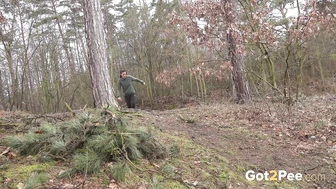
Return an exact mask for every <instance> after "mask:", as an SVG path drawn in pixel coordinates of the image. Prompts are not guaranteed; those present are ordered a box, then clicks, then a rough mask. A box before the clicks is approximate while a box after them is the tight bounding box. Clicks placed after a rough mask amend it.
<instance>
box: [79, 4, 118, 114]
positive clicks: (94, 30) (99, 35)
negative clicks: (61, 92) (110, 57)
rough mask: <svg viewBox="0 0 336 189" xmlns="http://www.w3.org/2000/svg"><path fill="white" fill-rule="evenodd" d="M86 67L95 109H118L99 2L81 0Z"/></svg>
mask: <svg viewBox="0 0 336 189" xmlns="http://www.w3.org/2000/svg"><path fill="white" fill-rule="evenodd" d="M83 9H84V20H85V34H86V43H87V52H88V65H89V70H90V75H91V83H92V91H93V98H94V104H95V107H103V106H107V105H112V106H114V107H119V105H118V103H117V100H116V98H115V95H114V91H113V88H112V84H111V78H110V74H109V68H108V62H107V54H106V53H107V52H106V50H107V44H106V41H105V37H104V28H103V16H102V15H103V14H102V10H101V7H100V1H99V0H83Z"/></svg>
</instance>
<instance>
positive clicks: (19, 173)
mask: <svg viewBox="0 0 336 189" xmlns="http://www.w3.org/2000/svg"><path fill="white" fill-rule="evenodd" d="M54 165H55V162H49V163H43V164H34V165H22V166H12V167H10V168H9V169H8V170H6V173H5V177H6V178H11V179H15V180H25V179H27V178H28V177H30V176H31V175H32V173H43V172H47V171H48V169H50V168H51V167H52V166H54Z"/></svg>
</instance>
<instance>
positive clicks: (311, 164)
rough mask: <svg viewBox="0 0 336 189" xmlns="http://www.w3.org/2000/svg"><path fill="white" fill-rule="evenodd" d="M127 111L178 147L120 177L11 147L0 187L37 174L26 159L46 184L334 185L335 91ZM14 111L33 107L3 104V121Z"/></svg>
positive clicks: (130, 117) (165, 142)
mask: <svg viewBox="0 0 336 189" xmlns="http://www.w3.org/2000/svg"><path fill="white" fill-rule="evenodd" d="M125 111H126V113H125V117H126V119H127V121H128V122H129V123H130V124H131V125H132V127H138V128H146V129H150V130H151V131H152V132H153V134H154V135H155V137H156V138H157V140H158V141H160V142H161V143H162V144H163V145H164V146H174V145H175V146H176V147H177V148H176V149H177V151H179V153H178V155H176V156H174V157H168V158H166V159H161V160H154V161H151V162H149V161H147V160H143V161H141V162H136V164H137V166H139V167H142V168H143V169H145V170H147V171H140V170H133V172H132V174H130V175H128V177H127V179H126V181H125V182H121V183H120V182H116V181H114V180H113V179H111V178H107V177H106V176H104V175H99V174H98V175H93V176H86V175H85V176H83V175H79V176H76V177H75V178H68V179H58V178H57V174H59V173H60V172H61V171H62V170H63V169H64V167H66V164H65V163H62V162H55V163H53V164H52V165H46V164H42V165H41V163H37V162H35V160H34V158H33V157H24V158H22V157H18V156H16V155H15V153H13V155H12V156H14V157H12V158H11V160H10V161H11V166H10V167H9V168H8V167H7V168H6V169H5V168H1V169H0V176H1V177H2V178H1V179H0V181H1V183H0V186H1V188H11V187H10V186H19V187H18V188H20V185H18V184H20V183H21V182H23V181H22V180H20V178H19V177H20V176H21V177H22V175H23V173H26V174H27V173H28V174H31V172H29V171H27V166H28V165H29V166H30V168H31V169H37V170H41V169H45V170H44V171H45V172H46V173H47V174H48V175H49V181H48V183H47V185H46V188H64V189H67V188H69V189H70V188H110V189H113V188H139V189H145V188H148V189H149V188H151V189H157V188H195V189H203V188H209V189H212V188H213V189H215V188H232V189H235V188H242V189H243V188H244V189H246V188H251V189H252V188H256V189H257V188H265V189H270V188H305V189H306V188H307V189H308V188H321V189H322V188H326V189H335V188H336V96H314V97H309V98H308V97H307V98H306V99H303V100H301V101H300V102H296V103H295V104H294V105H293V106H290V107H289V106H288V105H286V104H284V103H281V102H265V101H263V102H254V103H251V104H244V105H238V104H232V103H221V104H212V103H209V104H203V103H199V104H193V105H187V106H185V107H182V108H178V109H173V110H164V111H158V110H137V111H129V110H125ZM9 117H11V119H13V118H15V117H16V118H17V120H18V122H19V121H22V117H27V115H22V114H18V113H13V112H0V121H1V120H3V122H4V120H9ZM2 125H4V124H3V123H2ZM9 130H10V125H8V126H7V127H6V128H3V129H2V133H1V138H3V137H5V136H7V135H8V134H15V132H14V130H13V129H12V131H11V132H8V131H9ZM6 149H7V147H6V146H0V150H1V151H0V154H1V153H3V154H6V155H7V156H8V154H9V153H4V152H5V151H6ZM0 163H1V165H3V164H4V163H3V162H1V160H0ZM32 165H34V167H33V168H32ZM23 166H25V168H22V167H23ZM20 171H22V173H20ZM248 171H251V173H250V174H247V173H249V172H248ZM252 171H253V172H254V174H253V172H252ZM9 172H13V173H12V174H8V173H9ZM265 173H266V174H265ZM267 173H269V175H267ZM286 173H287V174H286ZM253 175H256V179H255V180H253V181H249V180H248V178H251V179H252V177H253ZM247 177H248V178H247ZM21 179H22V178H21ZM257 179H258V180H257Z"/></svg>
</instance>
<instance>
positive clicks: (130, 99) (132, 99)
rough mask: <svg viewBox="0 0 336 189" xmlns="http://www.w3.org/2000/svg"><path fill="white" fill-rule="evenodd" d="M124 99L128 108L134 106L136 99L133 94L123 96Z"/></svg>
mask: <svg viewBox="0 0 336 189" xmlns="http://www.w3.org/2000/svg"><path fill="white" fill-rule="evenodd" d="M125 101H126V104H127V107H128V108H135V101H136V96H135V94H132V95H127V96H125Z"/></svg>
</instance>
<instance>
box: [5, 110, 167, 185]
mask: <svg viewBox="0 0 336 189" xmlns="http://www.w3.org/2000/svg"><path fill="white" fill-rule="evenodd" d="M118 113H119V112H112V111H110V110H83V111H82V112H79V113H78V114H77V116H76V118H74V119H71V120H68V121H62V122H58V123H56V124H51V123H41V125H40V126H39V127H34V128H32V129H31V130H29V131H28V132H27V133H25V134H23V135H22V136H10V137H7V138H6V139H5V143H6V145H8V146H9V147H11V149H13V150H15V151H16V152H17V153H18V154H19V155H23V156H28V155H36V156H37V157H38V158H39V160H41V161H53V160H62V161H67V160H68V159H69V158H72V161H71V164H72V167H71V169H69V170H68V171H66V172H65V173H64V176H71V175H74V174H77V173H85V174H94V173H97V172H99V171H100V170H101V167H102V166H103V165H108V166H112V167H110V168H109V171H107V172H108V173H109V174H111V176H113V177H114V178H115V179H117V180H124V179H125V175H126V174H127V172H129V171H127V170H130V167H131V168H132V167H133V168H134V167H135V168H137V167H136V166H135V164H134V163H133V162H132V161H134V160H138V159H141V158H146V159H156V158H163V157H165V155H166V149H165V147H163V146H162V145H161V144H160V143H158V142H157V141H156V140H155V139H154V138H153V136H152V134H151V132H149V131H144V130H138V129H137V130H134V129H131V128H130V127H129V126H128V125H127V123H126V121H124V120H123V119H122V118H121V117H120V116H118ZM111 162H115V163H111ZM113 165H114V167H113ZM121 168H124V169H122V170H120V169H121ZM125 170H126V171H125Z"/></svg>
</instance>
